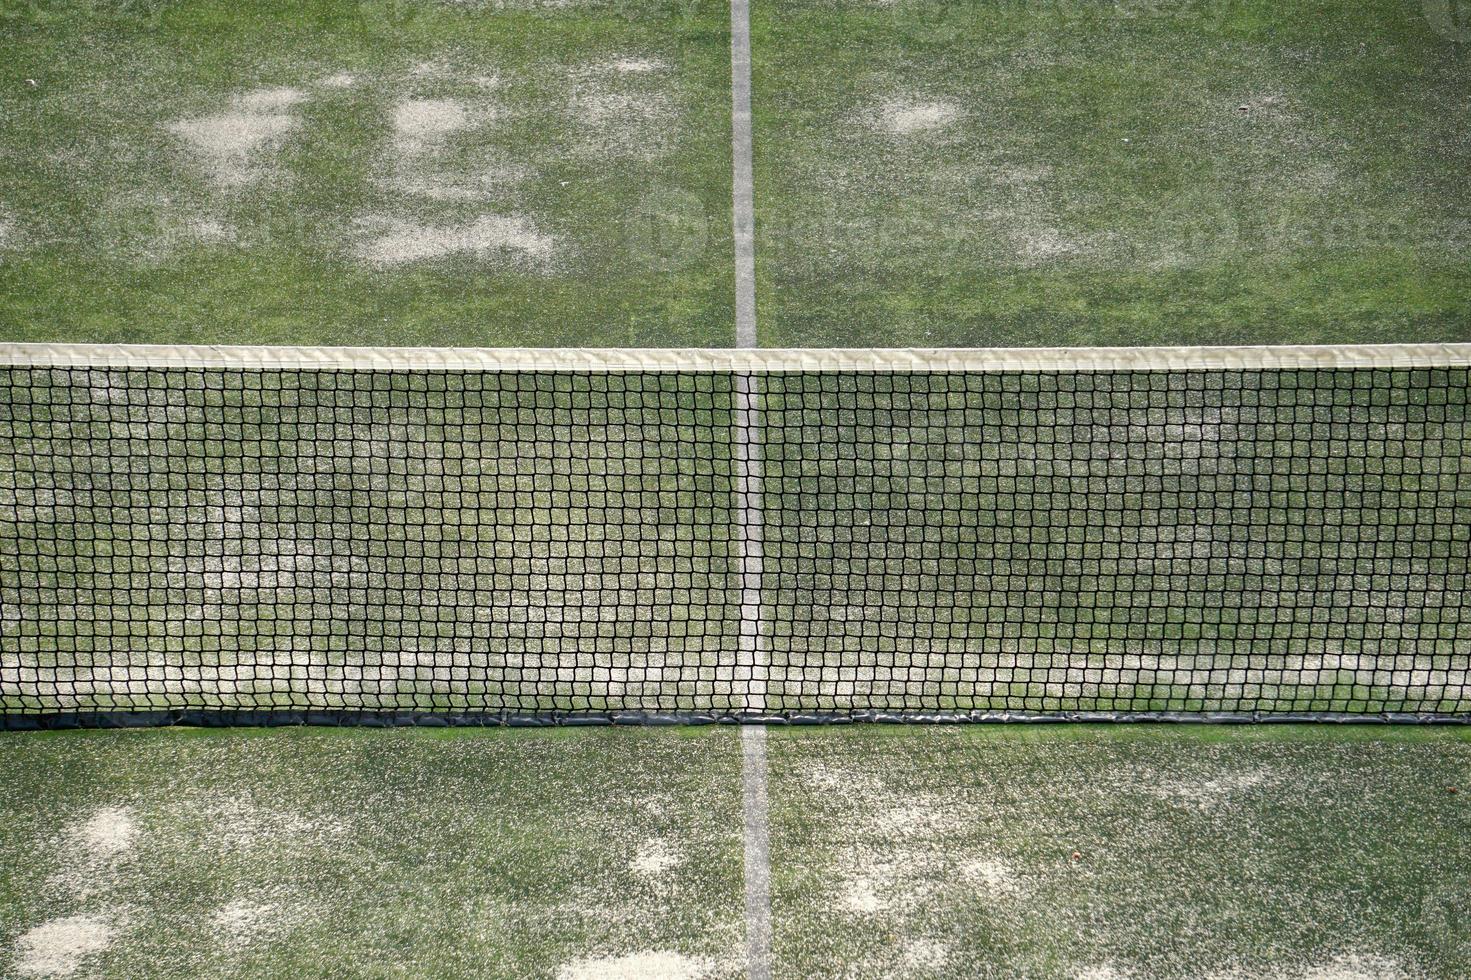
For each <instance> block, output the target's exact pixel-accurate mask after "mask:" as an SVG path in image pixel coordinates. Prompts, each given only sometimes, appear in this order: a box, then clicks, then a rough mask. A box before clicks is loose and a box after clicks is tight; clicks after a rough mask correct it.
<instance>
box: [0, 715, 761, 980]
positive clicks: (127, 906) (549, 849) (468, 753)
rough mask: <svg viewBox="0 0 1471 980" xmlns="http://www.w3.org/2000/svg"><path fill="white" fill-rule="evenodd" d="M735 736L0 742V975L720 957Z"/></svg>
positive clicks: (435, 971)
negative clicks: (93, 945) (70, 956)
mask: <svg viewBox="0 0 1471 980" xmlns="http://www.w3.org/2000/svg"><path fill="white" fill-rule="evenodd" d="M737 738H738V737H737V735H736V733H735V732H733V731H730V730H702V731H696V732H691V733H683V732H673V731H668V730H663V731H653V730H644V731H630V730H620V731H610V730H603V731H597V732H587V731H569V730H562V731H492V732H481V731H455V730H451V731H441V732H434V731H428V730H422V729H421V730H414V731H371V730H364V729H357V730H335V731H334V730H324V729H296V730H282V729H276V730H264V731H249V730H238V731H211V732H200V731H194V732H190V731H185V730H161V731H148V732H110V733H108V732H91V733H66V734H60V735H44V734H42V735H36V734H30V735H17V734H11V735H7V736H4V737H0V828H3V831H0V865H3V866H4V868H5V869H6V871H5V874H4V875H3V876H0V975H4V976H7V977H11V976H56V975H63V974H64V973H65V969H64V967H65V965H66V963H67V962H68V960H67V958H66V956H64V955H63V956H62V960H61V963H59V964H58V963H57V962H56V961H54V960H47V959H46V958H45V954H46V953H48V952H50V953H52V954H57V955H61V954H62V953H64V951H65V950H67V949H70V950H72V952H73V953H74V954H76V951H77V950H78V949H82V950H85V949H86V948H90V947H88V946H87V945H86V943H87V942H89V941H95V942H99V943H100V945H101V946H103V947H105V948H104V949H97V950H96V952H94V953H91V954H86V953H85V952H82V953H80V954H77V955H75V959H74V960H73V961H72V962H73V963H74V966H75V972H72V973H71V974H70V975H71V976H73V977H100V976H108V977H119V976H127V977H140V978H141V977H178V976H196V977H202V976H219V977H223V976H230V977H280V976H327V975H331V976H340V977H424V976H438V977H468V976H497V977H502V976H503V977H549V976H553V975H557V974H558V971H559V969H568V970H572V971H574V972H570V973H567V974H563V975H564V976H567V977H569V978H572V980H576V978H580V977H590V976H597V975H599V974H598V973H596V972H581V973H579V972H575V971H576V970H578V969H582V970H584V971H588V970H591V969H592V967H593V966H594V965H596V964H590V963H589V962H588V961H600V960H602V961H611V964H612V966H616V965H617V963H618V961H619V960H620V959H621V958H623V957H628V956H637V955H639V954H655V953H662V954H663V955H664V956H665V957H667V958H669V961H672V962H676V963H679V962H686V961H688V962H690V963H695V964H699V965H700V966H702V967H703V968H704V971H703V972H704V975H706V976H712V977H733V976H738V975H739V974H740V963H739V959H738V954H739V950H740V948H741V935H742V919H741V908H742V905H741V840H740V822H739V820H736V819H732V816H731V815H732V814H733V813H738V812H739V806H740V802H739V786H740V781H739V765H740V761H739V760H740V756H739V752H738V750H737V748H736V745H737ZM47 923H52V924H53V927H52V929H51V930H50V931H49V932H48V931H46V930H45V928H44V927H45V926H46V924H47ZM58 923H59V924H58ZM38 927H42V928H41V931H33V930H37V928H38ZM28 935H29V937H30V938H29V939H27V938H26V937H27V936H28ZM99 936H100V937H101V939H100V940H98V938H97V937H99ZM68 937H70V939H71V940H72V942H71V945H70V946H68V945H67V944H66V942H65V940H66V939H67V938H68ZM89 937H90V938H89ZM675 957H678V958H680V959H674V958H675ZM634 962H635V963H637V962H639V961H634ZM643 962H645V963H656V964H657V963H659V962H666V961H661V960H658V959H654V960H645V961H643ZM602 965H603V967H604V969H609V968H611V967H610V966H609V964H607V963H604V964H602ZM28 967H30V968H31V969H29V970H28V969H27V968H28ZM602 975H606V973H604V974H602ZM628 975H630V976H633V975H638V971H637V970H634V972H632V973H629V974H628Z"/></svg>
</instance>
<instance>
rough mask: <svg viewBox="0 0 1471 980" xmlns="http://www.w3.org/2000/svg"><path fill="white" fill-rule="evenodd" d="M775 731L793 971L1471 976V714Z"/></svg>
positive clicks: (775, 902) (776, 818)
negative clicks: (1210, 724) (1409, 726)
mask: <svg viewBox="0 0 1471 980" xmlns="http://www.w3.org/2000/svg"><path fill="white" fill-rule="evenodd" d="M769 745H770V749H769V753H770V772H771V777H770V779H771V781H770V794H771V806H772V818H771V820H772V822H771V839H772V852H771V853H772V875H773V879H772V880H773V893H772V915H773V919H774V921H775V922H776V923H777V928H776V944H775V959H776V964H777V969H776V973H777V975H781V976H839V975H842V976H908V977H919V976H924V977H952V976H953V977H961V976H965V977H1029V978H1033V977H1035V978H1053V977H1058V978H1087V980H1120V978H1143V977H1149V978H1176V977H1178V978H1182V980H1183V978H1192V980H1193V978H1200V977H1213V978H1227V977H1231V978H1256V977H1263V978H1265V977H1273V978H1277V977H1293V978H1323V980H1327V978H1354V980H1368V978H1375V980H1382V978H1390V977H1395V978H1407V977H1436V978H1449V977H1459V976H1466V975H1467V974H1468V971H1471V888H1468V886H1467V878H1466V875H1465V866H1466V862H1467V861H1468V859H1471V811H1468V809H1467V804H1466V800H1467V795H1468V793H1471V790H1468V788H1467V786H1466V783H1467V782H1468V781H1471V738H1468V735H1467V733H1466V732H1465V731H1461V730H1457V731H1435V732H1426V731H1423V730H1413V731H1412V730H1405V729H1400V730H1385V729H1376V730H1365V729H1352V728H1347V729H1346V728H1299V727H1289V728H1279V727H1270V728H1256V729H1243V728H1223V729H1210V728H1200V727H1194V726H1190V727H1181V728H1162V727H1156V726H1143V727H1135V728H1097V727H1092V726H1065V727H1048V728H1045V729H1020V728H1015V727H1004V728H999V727H998V728H964V729H956V728H948V729H947V728H940V729H936V728H928V729H914V728H899V729H884V728H862V729H851V730H847V731H843V732H829V731H812V730H791V731H784V732H780V733H778V734H776V735H775V736H774V737H773V738H772V739H771V740H770V743H769ZM1456 791H1458V792H1456Z"/></svg>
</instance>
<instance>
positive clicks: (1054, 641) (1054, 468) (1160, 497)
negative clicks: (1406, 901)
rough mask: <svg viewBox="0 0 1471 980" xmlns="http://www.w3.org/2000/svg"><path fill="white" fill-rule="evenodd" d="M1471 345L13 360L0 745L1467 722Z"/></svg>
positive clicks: (3, 413)
mask: <svg viewBox="0 0 1471 980" xmlns="http://www.w3.org/2000/svg"><path fill="white" fill-rule="evenodd" d="M1468 403H1471V345H1417V346H1385V347H1337V348H1180V349H1107V350H1104V349H1092V350H1075V351H1054V350H1035V351H1027V350H996V351H986V350H964V351H878V350H874V351H864V350H858V351H743V350H730V351H716V350H703V351H631V350H621V351H620V350H604V351H598V350H581V351H572V350H565V351H537V350H482V351H474V350H458V351H457V350H394V349H347V348H319V349H311V348H188V347H113V346H65V345H60V346H59V345H25V344H13V345H0V641H3V643H0V724H4V725H9V726H32V725H72V724H114V723H132V722H137V723H159V722H170V721H197V722H219V721H226V722H228V721H235V722H242V721H243V722H251V721H275V720H280V721H302V720H305V721H314V720H321V721H380V720H392V721H413V720H426V721H428V720H434V721H450V722H500V721H511V722H521V721H526V722H548V721H609V720H612V721H624V720H626V721H649V720H665V719H682V720H750V719H787V720H807V719H848V718H856V719H887V718H901V719H977V720H981V719H993V718H1046V717H1083V718H1195V717H1228V718H1257V719H1276V718H1306V717H1311V718H1330V717H1334V718H1336V717H1380V718H1390V719H1405V720H1412V719H1421V720H1424V719H1434V720H1471V599H1468V592H1467V574H1468V566H1471V428H1468V422H1467V408H1468Z"/></svg>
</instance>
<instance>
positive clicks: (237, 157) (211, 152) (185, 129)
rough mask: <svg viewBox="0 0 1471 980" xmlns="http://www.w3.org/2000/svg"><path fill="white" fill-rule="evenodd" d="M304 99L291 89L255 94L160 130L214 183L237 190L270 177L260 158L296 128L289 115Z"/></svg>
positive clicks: (296, 119) (293, 116) (297, 122)
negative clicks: (192, 157)
mask: <svg viewBox="0 0 1471 980" xmlns="http://www.w3.org/2000/svg"><path fill="white" fill-rule="evenodd" d="M304 98H306V93H304V92H302V91H300V90H299V89H294V88H285V87H280V88H263V89H256V90H254V91H251V92H244V93H241V94H240V95H237V96H235V98H234V99H233V100H232V105H231V107H230V108H229V109H227V110H225V111H224V112H219V113H216V114H214V115H210V116H199V117H194V118H190V119H180V120H176V121H174V122H172V123H168V124H167V125H166V126H165V127H164V128H165V129H167V130H168V131H169V132H170V133H173V134H174V135H175V136H177V137H178V138H179V139H180V140H182V141H183V142H184V144H185V145H186V146H187V147H188V148H189V149H190V150H191V151H192V152H193V153H194V155H195V156H196V157H197V158H198V160H199V161H200V163H201V164H202V165H203V166H204V168H205V170H206V171H207V172H208V173H209V175H210V177H211V179H212V180H213V181H214V182H215V183H216V184H218V185H220V186H222V187H226V188H237V187H240V186H242V185H245V184H249V183H251V182H253V181H255V180H258V179H259V178H261V177H263V176H265V175H266V174H268V173H269V172H270V167H269V166H268V164H267V162H266V160H265V159H264V157H265V156H266V154H267V153H268V152H269V151H271V150H273V149H276V148H277V147H279V145H280V144H281V142H282V141H283V140H284V139H285V138H286V136H287V135H289V134H290V133H291V132H293V131H294V130H296V129H297V127H298V126H299V125H300V123H301V120H300V118H299V117H298V116H297V114H296V113H295V112H294V111H292V110H293V109H294V108H295V107H296V105H297V104H298V103H299V102H301V101H302V100H303V99H304Z"/></svg>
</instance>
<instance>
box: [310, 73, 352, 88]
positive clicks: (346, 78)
mask: <svg viewBox="0 0 1471 980" xmlns="http://www.w3.org/2000/svg"><path fill="white" fill-rule="evenodd" d="M357 83H358V77H357V76H356V75H354V74H353V73H352V72H347V71H344V72H338V73H337V74H336V75H328V76H327V77H326V78H323V79H320V80H318V82H317V86H318V87H319V88H338V89H341V88H352V87H353V86H354V85H356V84H357Z"/></svg>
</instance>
